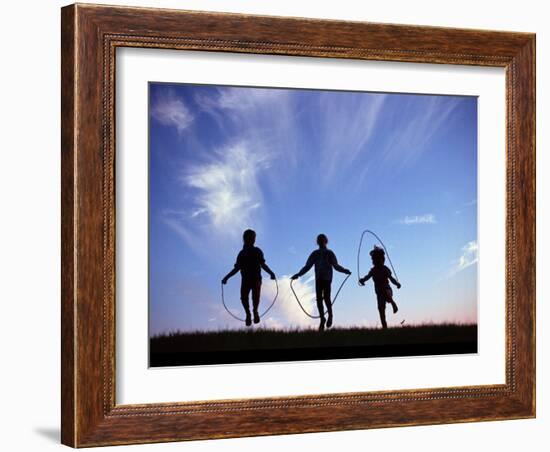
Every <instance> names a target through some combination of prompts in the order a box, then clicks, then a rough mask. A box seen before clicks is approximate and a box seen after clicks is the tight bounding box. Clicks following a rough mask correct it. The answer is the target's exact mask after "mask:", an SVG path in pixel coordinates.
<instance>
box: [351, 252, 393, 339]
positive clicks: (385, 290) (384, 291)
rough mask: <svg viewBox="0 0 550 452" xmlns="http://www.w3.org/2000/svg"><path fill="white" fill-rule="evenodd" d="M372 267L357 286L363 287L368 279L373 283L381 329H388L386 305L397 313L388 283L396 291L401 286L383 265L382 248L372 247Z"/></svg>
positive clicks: (383, 255) (384, 257) (384, 254)
mask: <svg viewBox="0 0 550 452" xmlns="http://www.w3.org/2000/svg"><path fill="white" fill-rule="evenodd" d="M370 256H371V259H372V265H373V267H372V268H371V269H370V271H369V272H368V273H367V274H366V275H365V276H364V277H363V278H360V279H359V284H361V285H362V286H364V285H365V282H366V281H368V280H369V279H370V278H372V280H373V281H374V291H375V292H376V299H377V302H378V312H379V313H380V321H381V322H382V328H384V329H386V328H388V324H387V323H386V303H390V304H391V305H392V308H393V313H394V314H395V313H396V312H397V311H398V308H397V304H395V301H394V300H393V291H392V289H391V287H390V284H389V281H391V282H392V283H393V284H394V285H395V286H396V287H397V288H398V289H401V284H400V283H399V281H397V280H396V279H395V278H394V277H393V276H392V274H391V270H390V269H389V268H388V267H386V266H385V265H384V262H385V261H386V253H384V250H383V249H382V248H379V247H377V246H376V245H375V246H374V248H373V250H372V251H371V252H370Z"/></svg>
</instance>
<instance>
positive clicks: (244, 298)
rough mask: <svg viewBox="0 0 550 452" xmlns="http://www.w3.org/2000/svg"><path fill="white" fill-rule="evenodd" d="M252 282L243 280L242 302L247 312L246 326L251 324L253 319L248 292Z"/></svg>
mask: <svg viewBox="0 0 550 452" xmlns="http://www.w3.org/2000/svg"><path fill="white" fill-rule="evenodd" d="M250 289H251V287H250V284H249V283H248V281H245V280H244V279H243V280H241V303H242V305H243V308H244V311H245V313H246V321H245V323H246V326H250V325H251V324H252V321H251V319H250V306H249V304H248V294H249V292H250Z"/></svg>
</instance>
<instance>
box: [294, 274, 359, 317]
mask: <svg viewBox="0 0 550 452" xmlns="http://www.w3.org/2000/svg"><path fill="white" fill-rule="evenodd" d="M350 276H351V273H350V274H349V275H346V277H345V278H344V280H343V281H342V284H340V287H338V290H337V291H336V295H334V298H333V299H332V302H331V303H330V305H331V306H334V303H336V299H337V298H338V294H339V293H340V291H341V290H342V287H344V284H345V283H346V281H347V280H348V278H349V277H350ZM293 283H294V280H293V279H291V280H290V290H292V293H293V294H294V298H296V301H297V302H298V305H299V306H300V309H301V310H302V311H303V312H304V314H305V315H307V316H308V317H309V318H311V319H320V318H321V316H320V315H312V314H310V313H309V312H307V311H306V309H305V308H304V307H303V306H302V303H301V302H300V299H299V298H298V295H296V292H295V291H294V287H293V286H292V284H293Z"/></svg>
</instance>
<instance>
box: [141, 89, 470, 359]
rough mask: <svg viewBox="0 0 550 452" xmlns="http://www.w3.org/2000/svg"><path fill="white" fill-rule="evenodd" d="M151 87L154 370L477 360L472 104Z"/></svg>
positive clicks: (411, 97) (414, 97) (410, 97)
mask: <svg viewBox="0 0 550 452" xmlns="http://www.w3.org/2000/svg"><path fill="white" fill-rule="evenodd" d="M148 89H149V118H148V121H149V245H148V247H149V281H148V283H149V365H150V366H151V367H163V366H184V365H207V364H236V363H252V362H275V361H298V360H324V359H352V358H377V357H403V356H426V355H447V354H469V353H476V352H477V348H478V343H477V329H478V324H477V323H478V322H477V310H478V303H479V300H478V291H477V277H478V276H477V262H478V241H477V156H478V155H477V133H478V130H477V123H478V117H477V98H476V97H475V96H454V95H453V96H450V95H439V94H438V95H434V94H429V93H427V94H411V93H380V92H357V91H340V90H314V89H297V88H273V87H248V86H222V85H199V84H176V83H157V82H150V83H149V88H148Z"/></svg>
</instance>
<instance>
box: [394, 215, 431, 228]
mask: <svg viewBox="0 0 550 452" xmlns="http://www.w3.org/2000/svg"><path fill="white" fill-rule="evenodd" d="M398 223H400V224H404V225H407V226H410V225H413V224H435V223H437V221H436V219H435V215H434V214H433V213H427V214H425V215H411V216H409V215H407V216H405V217H403V218H401V219H399V220H398Z"/></svg>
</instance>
